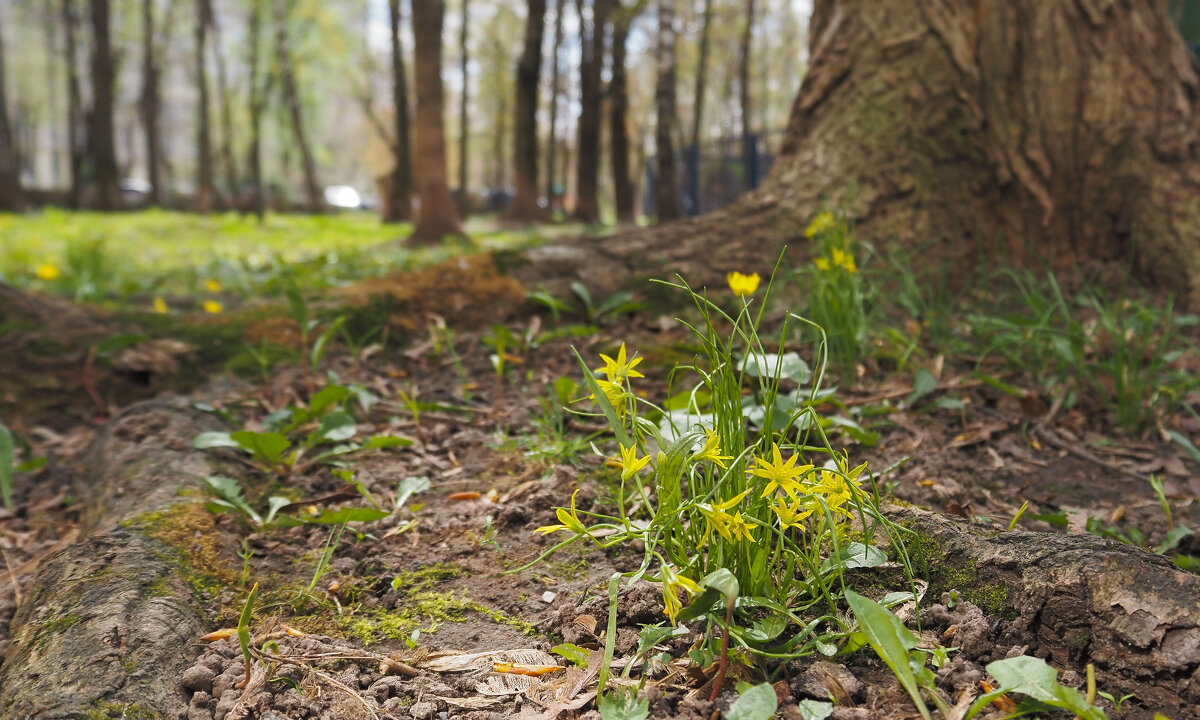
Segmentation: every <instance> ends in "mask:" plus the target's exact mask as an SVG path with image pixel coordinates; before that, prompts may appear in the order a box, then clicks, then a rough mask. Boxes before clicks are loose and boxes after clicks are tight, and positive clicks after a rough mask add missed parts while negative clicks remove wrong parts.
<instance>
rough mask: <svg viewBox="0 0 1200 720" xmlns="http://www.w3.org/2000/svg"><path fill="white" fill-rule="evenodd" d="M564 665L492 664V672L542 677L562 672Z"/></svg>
mask: <svg viewBox="0 0 1200 720" xmlns="http://www.w3.org/2000/svg"><path fill="white" fill-rule="evenodd" d="M562 669H563V666H562V665H522V664H521V663H492V672H498V673H511V674H513V675H527V676H529V677H541V676H542V675H548V674H549V673H552V672H558V671H559V670H562Z"/></svg>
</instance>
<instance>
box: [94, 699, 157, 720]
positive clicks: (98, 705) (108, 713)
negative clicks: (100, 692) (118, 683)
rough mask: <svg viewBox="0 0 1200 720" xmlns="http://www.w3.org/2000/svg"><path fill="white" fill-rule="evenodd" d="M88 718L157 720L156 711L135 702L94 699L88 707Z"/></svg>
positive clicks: (103, 719)
mask: <svg viewBox="0 0 1200 720" xmlns="http://www.w3.org/2000/svg"><path fill="white" fill-rule="evenodd" d="M85 717H86V718H87V719H88V720H114V719H116V718H120V720H158V713H156V712H154V711H153V710H147V709H146V708H144V707H142V706H140V705H137V704H135V703H119V702H113V701H111V700H95V701H93V702H92V707H90V708H88V710H87V714H86V715H85Z"/></svg>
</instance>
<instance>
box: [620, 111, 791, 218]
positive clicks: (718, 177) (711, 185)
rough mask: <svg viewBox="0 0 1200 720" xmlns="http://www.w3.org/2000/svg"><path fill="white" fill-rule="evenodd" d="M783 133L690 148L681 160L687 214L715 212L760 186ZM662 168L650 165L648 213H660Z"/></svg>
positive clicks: (651, 161) (681, 189) (682, 199)
mask: <svg viewBox="0 0 1200 720" xmlns="http://www.w3.org/2000/svg"><path fill="white" fill-rule="evenodd" d="M782 137H783V133H781V132H779V131H772V132H769V133H753V134H751V135H748V136H746V137H728V138H721V139H720V140H716V141H714V142H709V143H703V144H701V145H699V146H697V145H689V146H687V147H685V148H684V149H683V152H682V153H680V158H679V166H678V168H679V199H680V206H681V207H682V208H683V212H684V213H685V214H686V215H691V216H696V215H702V214H704V213H707V212H712V211H713V210H716V209H718V208H721V207H724V206H725V205H728V204H729V203H731V202H733V201H734V200H736V199H737V198H738V196H740V195H742V194H743V193H746V192H748V191H750V190H753V189H755V188H756V187H758V186H759V185H760V184H761V183H762V181H763V179H764V178H766V176H767V172H768V171H770V169H771V164H772V163H774V162H775V151H776V149H777V148H778V146H779V142H780V141H781V140H782ZM657 191H658V165H657V163H656V162H655V159H654V158H653V157H651V158H648V159H647V162H646V194H645V197H644V199H643V207H644V209H645V213H646V214H647V215H650V216H654V215H657V214H658V211H657V204H656V201H655V198H656V197H657V196H656V193H657Z"/></svg>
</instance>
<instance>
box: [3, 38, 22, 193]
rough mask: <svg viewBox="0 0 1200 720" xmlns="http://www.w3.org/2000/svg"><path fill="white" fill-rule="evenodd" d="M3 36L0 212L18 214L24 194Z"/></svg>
mask: <svg viewBox="0 0 1200 720" xmlns="http://www.w3.org/2000/svg"><path fill="white" fill-rule="evenodd" d="M0 30H2V28H0ZM3 36H4V33H3V32H0V210H4V211H16V212H19V211H21V210H24V209H25V193H24V191H22V189H21V162H20V158H19V157H18V156H17V146H16V144H15V143H14V142H13V133H12V127H11V126H10V125H9V118H8V95H7V94H6V93H5V82H6V77H5V73H4V37H3Z"/></svg>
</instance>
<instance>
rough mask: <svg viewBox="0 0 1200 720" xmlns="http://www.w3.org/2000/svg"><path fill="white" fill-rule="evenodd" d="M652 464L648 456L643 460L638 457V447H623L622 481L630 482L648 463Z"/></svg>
mask: <svg viewBox="0 0 1200 720" xmlns="http://www.w3.org/2000/svg"><path fill="white" fill-rule="evenodd" d="M648 462H650V456H649V455H647V456H646V457H643V458H641V459H638V456H637V446H636V445H634V446H633V447H631V448H626V447H625V446H624V445H622V446H621V463H620V464H621V479H622V480H628V479H629V478H631V477H633V476H634V475H636V474H637V472H638V470H641V469H642V468H644V467H646V463H648Z"/></svg>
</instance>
